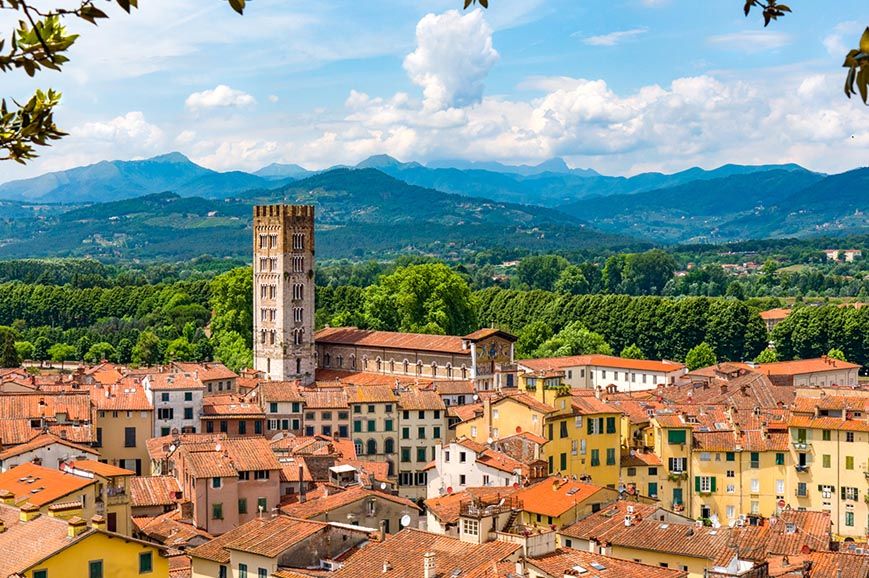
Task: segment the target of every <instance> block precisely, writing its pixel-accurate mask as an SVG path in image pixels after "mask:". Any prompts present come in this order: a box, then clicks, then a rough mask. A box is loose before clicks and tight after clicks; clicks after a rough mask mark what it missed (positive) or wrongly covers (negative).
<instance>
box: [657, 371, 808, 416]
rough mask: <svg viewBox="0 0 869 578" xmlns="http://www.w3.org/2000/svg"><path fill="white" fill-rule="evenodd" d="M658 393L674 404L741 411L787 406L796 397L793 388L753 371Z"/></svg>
mask: <svg viewBox="0 0 869 578" xmlns="http://www.w3.org/2000/svg"><path fill="white" fill-rule="evenodd" d="M657 394H658V395H659V396H661V397H663V398H664V399H666V400H668V401H671V402H673V403H679V404H686V405H722V406H733V407H736V408H738V409H740V410H753V409H754V408H755V407H760V408H776V407H780V406H787V405H790V404H791V403H793V401H794V399H795V398H796V390H795V389H794V388H793V387H787V386H782V385H774V384H773V383H772V382H771V381H770V379H769V377H767V376H766V375H765V374H762V373H757V372H753V371H752V372H748V373H746V374H744V375H741V376H739V377H736V378H734V379H731V380H728V381H720V382H716V381H713V382H712V383H711V384H696V383H689V384H685V385H671V386H668V387H666V388H665V389H658V390H657Z"/></svg>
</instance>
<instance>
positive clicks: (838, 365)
mask: <svg viewBox="0 0 869 578" xmlns="http://www.w3.org/2000/svg"><path fill="white" fill-rule="evenodd" d="M859 368H860V366H859V365H857V364H856V363H850V362H848V361H841V360H839V359H832V358H823V357H818V358H815V359H798V360H796V361H777V362H775V363H759V364H757V370H758V371H761V372H763V373H766V374H767V375H801V374H803V373H818V372H823V371H840V370H842V369H859Z"/></svg>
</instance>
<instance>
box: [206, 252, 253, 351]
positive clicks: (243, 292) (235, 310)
mask: <svg viewBox="0 0 869 578" xmlns="http://www.w3.org/2000/svg"><path fill="white" fill-rule="evenodd" d="M210 287H211V301H210V303H211V310H212V317H211V329H212V331H213V332H214V334H215V335H218V334H221V333H227V332H232V331H234V332H235V333H238V334H239V335H241V336H242V338H243V339H244V342H245V343H246V344H247V347H249V348H250V347H252V345H253V342H252V339H251V332H252V331H253V271H252V270H251V268H250V267H238V268H236V269H232V270H230V271H227V272H226V273H223V274H222V275H218V276H217V277H215V278H214V279H213V280H212V281H211V285H210Z"/></svg>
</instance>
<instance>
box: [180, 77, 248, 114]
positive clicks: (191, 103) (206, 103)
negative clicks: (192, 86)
mask: <svg viewBox="0 0 869 578" xmlns="http://www.w3.org/2000/svg"><path fill="white" fill-rule="evenodd" d="M253 104H256V100H255V99H254V97H253V96H251V95H249V94H248V93H246V92H243V91H241V90H236V89H234V88H231V87H229V86H227V85H225V84H218V85H217V86H215V87H214V88H212V89H211V90H203V91H202V92H194V93H193V94H191V95H190V96H188V97H187V100H185V101H184V105H185V106H186V107H187V108H188V109H190V110H193V111H197V110H203V109H209V108H230V107H236V108H241V107H246V106H251V105H253Z"/></svg>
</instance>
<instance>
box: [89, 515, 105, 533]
mask: <svg viewBox="0 0 869 578" xmlns="http://www.w3.org/2000/svg"><path fill="white" fill-rule="evenodd" d="M91 528H93V529H94V530H105V529H106V519H105V518H103V517H102V516H100V515H99V514H97V515H96V516H94V517H93V518H91Z"/></svg>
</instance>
